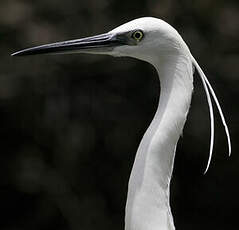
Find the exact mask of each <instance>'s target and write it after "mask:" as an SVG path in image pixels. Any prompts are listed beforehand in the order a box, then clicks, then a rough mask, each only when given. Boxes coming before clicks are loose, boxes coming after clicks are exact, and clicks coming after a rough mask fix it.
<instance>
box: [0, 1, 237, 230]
mask: <svg viewBox="0 0 239 230" xmlns="http://www.w3.org/2000/svg"><path fill="white" fill-rule="evenodd" d="M0 15H1V17H0V33H1V37H0V55H1V62H0V119H1V128H0V133H1V154H0V229H4V230H23V229H24V230H28V229H29V230H32V229H35V230H40V229H42V230H47V229H51V230H53V229H57V230H60V229H64V230H65V229H71V230H76V229H77V230H78V229H82V230H88V229H90V230H92V229H104V230H106V229H108V230H109V229H114V230H122V229H124V207H125V201H126V194H127V183H128V178H129V174H130V170H131V167H132V164H133V160H134V156H135V152H136V150H137V146H138V144H139V142H140V139H141V137H142V135H143V133H144V132H145V130H146V128H147V127H148V125H149V124H150V121H151V119H152V117H153V115H154V112H155V110H156V108H157V103H158V95H159V91H160V86H159V82H158V77H157V74H156V72H155V70H154V69H153V67H151V66H150V65H149V64H147V63H143V62H140V61H137V60H134V59H130V58H112V57H108V56H94V55H92V56H90V55H59V56H34V57H33V56H32V57H24V58H13V57H10V54H11V53H12V52H15V51H17V50H19V49H23V48H26V47H31V46H35V45H40V44H44V43H49V42H55V41H61V40H67V39H74V38H80V37H84V36H89V35H94V34H98V33H102V32H107V31H109V30H111V29H113V28H114V27H116V26H118V25H120V24H122V23H125V22H127V21H129V20H131V19H134V18H137V17H141V16H155V17H159V18H162V19H164V20H166V21H167V22H169V23H170V24H172V25H173V26H174V27H175V28H176V29H177V30H178V31H179V32H180V34H181V35H182V36H183V38H184V39H185V41H186V42H187V44H188V45H189V47H190V49H191V51H192V53H193V55H194V56H195V58H196V59H197V60H198V62H199V63H200V65H201V66H202V68H203V69H204V71H205V73H206V75H207V76H208V78H209V80H210V81H211V83H212V85H213V86H214V89H215V91H216V93H217V95H218V98H219V100H220V102H221V104H222V108H223V110H224V113H225V117H226V120H227V122H228V125H229V129H230V132H231V137H232V156H231V157H230V158H228V157H227V143H226V138H225V134H224V130H223V127H222V125H221V122H220V119H219V117H218V115H217V116H216V123H215V128H216V137H215V150H214V155H213V160H212V165H211V167H210V170H209V172H208V173H207V174H206V175H205V176H204V175H203V171H204V169H205V167H206V162H207V157H208V152H209V137H210V136H209V135H210V131H209V128H210V124H209V114H208V108H207V104H206V98H205V93H204V90H203V88H202V85H201V82H200V80H199V77H198V75H197V74H196V75H195V90H194V96H193V100H192V106H191V110H190V113H189V116H188V120H187V123H186V126H185V128H184V134H183V138H181V139H180V141H179V144H178V148H177V154H176V161H175V168H174V176H173V179H172V185H171V206H172V212H173V215H174V220H175V225H176V228H177V229H178V230H181V229H182V230H189V229H195V230H197V229H200V230H201V229H210V230H211V229H217V230H221V229H236V228H237V226H238V220H237V219H238V205H239V200H238V198H239V196H238V193H239V187H238V175H239V158H238V154H237V153H238V147H239V143H238V142H237V138H238V135H239V134H238V128H239V127H238V126H239V125H238V115H239V109H238V96H239V92H238V87H239V68H238V66H239V53H238V51H239V7H238V0H235V1H232V0H230V1H229V0H228V1H225V0H204V1H199V0H198V1H189V0H178V1H176V0H167V1H166V0H164V1H156V0H148V1H146V0H140V1H139V0H137V1H136V0H131V1H129V0H121V1H119V0H112V1H109V0H88V1H82V0H67V1H66V0H65V1H58V0H51V1H49V0H37V1H30V0H1V3H0ZM215 111H216V110H215Z"/></svg>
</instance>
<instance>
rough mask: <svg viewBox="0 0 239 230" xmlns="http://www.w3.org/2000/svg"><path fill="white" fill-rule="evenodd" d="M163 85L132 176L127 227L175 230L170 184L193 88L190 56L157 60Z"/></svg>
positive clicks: (155, 64)
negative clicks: (177, 147)
mask: <svg viewBox="0 0 239 230" xmlns="http://www.w3.org/2000/svg"><path fill="white" fill-rule="evenodd" d="M153 65H154V66H155V68H156V70H157V72H158V75H159V78H160V83H161V84H160V85H161V93H160V100H159V105H158V109H157V112H156V114H155V116H154V119H153V121H152V122H151V124H150V126H149V128H148V130H147V131H146V133H145V134H144V137H143V139H142V141H141V143H140V146H139V148H138V151H137V153H136V157H135V162H134V165H133V169H132V172H131V175H130V180H129V186H128V196H127V204H126V217H125V230H173V229H175V228H174V224H173V218H172V215H171V210H170V205H169V187H170V179H171V175H172V171H173V164H174V156H175V150H176V145H177V141H178V139H179V137H180V135H181V133H182V129H183V126H184V123H185V121H186V116H187V113H188V110H189V107H190V102H191V95H192V91H193V69H192V63H191V59H190V58H189V56H188V55H178V56H176V57H175V56H171V57H170V56H169V57H167V58H164V59H162V60H160V59H159V60H157V62H156V63H153Z"/></svg>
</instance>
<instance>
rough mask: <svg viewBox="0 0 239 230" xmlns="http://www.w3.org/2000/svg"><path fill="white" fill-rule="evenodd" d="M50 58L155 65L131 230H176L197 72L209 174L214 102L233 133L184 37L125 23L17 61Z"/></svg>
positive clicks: (136, 168)
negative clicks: (177, 185)
mask: <svg viewBox="0 0 239 230" xmlns="http://www.w3.org/2000/svg"><path fill="white" fill-rule="evenodd" d="M46 53H49V54H50V53H92V54H108V55H112V56H128V57H133V58H137V59H140V60H143V61H146V62H149V63H150V64H152V65H153V66H154V67H155V68H156V70H157V72H158V75H159V79H160V87H161V93H160V100H159V104H158V108H157V111H156V114H155V116H154V118H153V120H152V122H151V124H150V126H149V127H148V129H147V131H146V133H145V134H144V136H143V139H142V140H141V143H140V145H139V148H138V150H137V153H136V157H135V161H134V164H133V168H132V172H131V175H130V179H129V185H128V194H127V202H126V215H125V229H126V230H173V229H175V227H174V222H173V217H172V214H171V209H170V204H169V193H170V180H171V176H172V171H173V164H174V156H175V150H176V146H177V142H178V139H179V137H180V135H181V133H182V130H183V127H184V123H185V121H186V117H187V114H188V111H189V107H190V103H191V97H192V92H193V74H194V67H195V68H196V69H197V71H198V73H199V76H200V78H201V80H202V83H203V87H204V89H205V92H206V96H207V101H208V106H209V113H210V121H211V140H210V150H209V158H208V162H207V166H206V169H205V173H206V172H207V170H208V168H209V165H210V162H211V157H212V152H213V144H214V114H213V104H212V100H211V97H212V98H213V100H214V102H215V104H216V106H217V109H218V111H219V114H220V117H221V120H222V123H223V125H224V128H225V132H226V135H227V141H228V148H229V155H230V153H231V142H230V136H229V131H228V128H227V125H226V122H225V119H224V116H223V113H222V109H221V107H220V104H219V102H218V100H217V97H216V95H215V93H214V90H213V88H212V86H211V85H210V83H209V81H208V79H207V78H206V76H205V74H204V73H203V71H202V69H201V68H200V66H199V65H198V63H197V61H196V60H195V59H194V57H193V56H192V54H191V53H190V50H189V48H188V46H187V45H186V43H185V42H184V41H183V39H182V37H181V36H180V35H179V33H178V32H177V31H176V30H175V29H174V28H173V27H172V26H170V25H169V24H168V23H166V22H165V21H163V20H161V19H157V18H152V17H144V18H139V19H135V20H133V21H130V22H128V23H125V24H123V25H121V26H119V27H117V28H115V29H113V30H112V31H110V32H108V33H104V34H101V35H97V36H92V37H87V38H82V39H76V40H70V41H64V42H57V43H52V44H47V45H41V46H37V47H33V48H28V49H25V50H22V51H19V52H16V53H14V54H12V55H13V56H23V55H33V54H46Z"/></svg>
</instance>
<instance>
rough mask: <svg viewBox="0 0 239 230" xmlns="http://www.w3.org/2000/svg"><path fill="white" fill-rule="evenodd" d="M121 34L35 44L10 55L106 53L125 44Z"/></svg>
mask: <svg viewBox="0 0 239 230" xmlns="http://www.w3.org/2000/svg"><path fill="white" fill-rule="evenodd" d="M122 38H123V37H122V36H118V35H115V34H110V33H106V34H101V35H97V36H92V37H87V38H82V39H76V40H70V41H63V42H56V43H51V44H47V45H41V46H36V47H33V48H28V49H24V50H21V51H18V52H16V53H13V54H12V56H24V55H35V54H54V53H58V54H59V53H60V54H63V53H99V54H107V53H109V52H110V51H112V50H113V48H114V47H117V46H119V45H125V44H126V41H124V39H122Z"/></svg>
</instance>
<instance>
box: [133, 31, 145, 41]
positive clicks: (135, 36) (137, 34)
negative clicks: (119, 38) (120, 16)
mask: <svg viewBox="0 0 239 230" xmlns="http://www.w3.org/2000/svg"><path fill="white" fill-rule="evenodd" d="M143 37H144V33H143V31H141V30H136V31H134V32H133V34H132V38H133V39H135V40H136V41H137V42H139V41H140V40H141V39H142V38H143Z"/></svg>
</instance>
